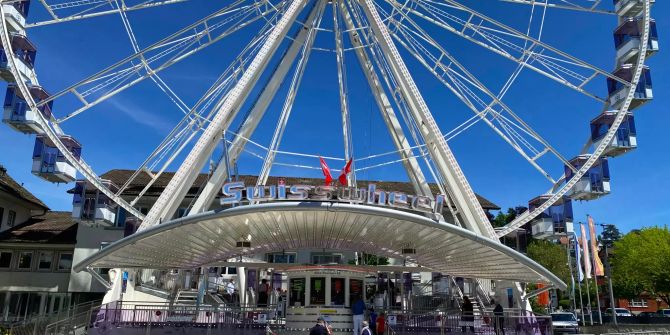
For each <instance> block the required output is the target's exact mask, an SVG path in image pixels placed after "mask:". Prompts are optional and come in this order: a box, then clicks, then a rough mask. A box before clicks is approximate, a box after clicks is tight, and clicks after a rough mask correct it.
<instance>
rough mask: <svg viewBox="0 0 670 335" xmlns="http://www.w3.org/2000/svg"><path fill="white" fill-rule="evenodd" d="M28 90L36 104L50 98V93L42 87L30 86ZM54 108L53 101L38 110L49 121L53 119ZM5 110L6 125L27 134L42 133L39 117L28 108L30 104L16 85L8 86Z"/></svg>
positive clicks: (4, 119) (4, 120)
mask: <svg viewBox="0 0 670 335" xmlns="http://www.w3.org/2000/svg"><path fill="white" fill-rule="evenodd" d="M28 89H29V90H30V94H31V95H32V97H33V99H34V100H35V102H36V103H39V102H41V101H44V100H45V99H48V98H49V93H47V92H46V91H45V90H44V89H43V88H42V87H40V86H37V85H28ZM52 107H53V101H49V102H48V103H46V104H44V105H42V106H40V107H38V108H37V109H38V110H39V111H40V113H41V114H42V116H43V117H44V118H46V119H47V120H49V119H50V118H51V110H52ZM3 108H4V114H3V118H2V121H3V122H4V123H6V124H8V125H9V126H11V127H12V128H14V129H16V130H18V131H20V132H22V133H25V134H41V133H42V129H41V128H40V126H39V125H38V123H37V119H38V116H37V115H35V113H33V111H32V110H31V109H30V108H28V103H27V102H26V100H25V99H24V97H23V95H22V94H21V91H20V90H19V88H18V87H17V86H16V84H9V85H7V93H5V104H4V105H3Z"/></svg>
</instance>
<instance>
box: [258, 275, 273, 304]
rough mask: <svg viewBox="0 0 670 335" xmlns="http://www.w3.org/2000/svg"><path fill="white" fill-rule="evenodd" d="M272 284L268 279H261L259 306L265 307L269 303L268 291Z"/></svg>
mask: <svg viewBox="0 0 670 335" xmlns="http://www.w3.org/2000/svg"><path fill="white" fill-rule="evenodd" d="M269 290H270V286H269V285H268V280H267V279H262V280H261V285H260V286H259V287H258V307H265V306H267V305H268V292H269Z"/></svg>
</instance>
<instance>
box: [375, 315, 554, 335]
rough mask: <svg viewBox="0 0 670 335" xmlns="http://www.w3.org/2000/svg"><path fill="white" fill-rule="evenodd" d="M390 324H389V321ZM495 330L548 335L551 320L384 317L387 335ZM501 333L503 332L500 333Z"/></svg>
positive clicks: (532, 318) (475, 317) (524, 317)
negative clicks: (385, 318)
mask: <svg viewBox="0 0 670 335" xmlns="http://www.w3.org/2000/svg"><path fill="white" fill-rule="evenodd" d="M391 320H392V321H391ZM496 326H497V327H499V329H501V330H504V331H505V334H508V335H509V334H541V335H551V334H552V333H553V328H552V326H551V317H549V316H535V315H532V314H526V315H523V316H510V315H505V316H503V317H502V318H496V316H495V315H494V314H493V313H489V312H485V313H483V314H482V315H471V316H463V315H459V314H439V313H437V314H421V315H417V314H404V315H395V317H394V318H391V319H389V318H388V317H387V329H388V334H389V335H409V334H429V333H436V334H438V333H439V334H445V333H457V332H461V331H464V330H465V331H470V332H472V330H474V333H476V334H495V333H496ZM501 333H502V331H501Z"/></svg>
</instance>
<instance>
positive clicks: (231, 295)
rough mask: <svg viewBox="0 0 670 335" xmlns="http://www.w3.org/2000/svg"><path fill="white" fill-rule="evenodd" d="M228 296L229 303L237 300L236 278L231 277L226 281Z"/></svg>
mask: <svg viewBox="0 0 670 335" xmlns="http://www.w3.org/2000/svg"><path fill="white" fill-rule="evenodd" d="M225 289H226V298H227V299H228V302H229V303H233V302H235V279H234V278H230V280H229V281H228V282H227V283H226V287H225Z"/></svg>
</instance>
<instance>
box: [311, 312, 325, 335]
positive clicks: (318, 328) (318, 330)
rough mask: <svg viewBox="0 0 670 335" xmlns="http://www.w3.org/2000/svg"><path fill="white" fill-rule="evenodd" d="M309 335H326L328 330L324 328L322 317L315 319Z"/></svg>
mask: <svg viewBox="0 0 670 335" xmlns="http://www.w3.org/2000/svg"><path fill="white" fill-rule="evenodd" d="M309 335H328V328H326V320H325V319H324V318H323V316H320V315H319V317H318V318H316V325H314V327H312V329H310V330H309Z"/></svg>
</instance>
